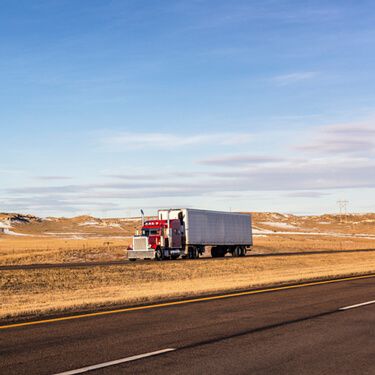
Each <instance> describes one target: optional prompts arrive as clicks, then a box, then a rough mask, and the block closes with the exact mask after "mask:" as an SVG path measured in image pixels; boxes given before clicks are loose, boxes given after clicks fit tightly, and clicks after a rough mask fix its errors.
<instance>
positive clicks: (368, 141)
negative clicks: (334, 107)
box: [298, 122, 375, 157]
mask: <svg viewBox="0 0 375 375" xmlns="http://www.w3.org/2000/svg"><path fill="white" fill-rule="evenodd" d="M298 149H299V150H303V151H308V152H311V153H315V154H321V155H323V154H331V155H332V154H349V155H350V154H358V155H362V156H367V157H373V156H375V122H369V123H357V124H339V125H329V126H323V127H319V128H317V129H315V130H314V131H313V134H312V137H311V140H310V141H308V142H306V143H305V144H302V145H301V146H298Z"/></svg>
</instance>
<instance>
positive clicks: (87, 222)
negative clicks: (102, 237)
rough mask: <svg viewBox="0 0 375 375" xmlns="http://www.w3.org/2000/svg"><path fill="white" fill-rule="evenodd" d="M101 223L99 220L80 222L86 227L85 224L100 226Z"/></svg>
mask: <svg viewBox="0 0 375 375" xmlns="http://www.w3.org/2000/svg"><path fill="white" fill-rule="evenodd" d="M99 224H100V223H98V222H97V221H85V222H84V223H80V224H78V225H79V226H81V227H84V226H95V227H96V226H98V225H99Z"/></svg>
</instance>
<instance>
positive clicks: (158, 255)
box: [155, 247, 164, 261]
mask: <svg viewBox="0 0 375 375" xmlns="http://www.w3.org/2000/svg"><path fill="white" fill-rule="evenodd" d="M155 259H156V260H159V261H160V260H163V259H164V257H163V252H162V251H161V249H160V247H158V248H157V249H156V251H155Z"/></svg>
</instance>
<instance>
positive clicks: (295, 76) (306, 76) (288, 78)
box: [271, 71, 318, 86]
mask: <svg viewBox="0 0 375 375" xmlns="http://www.w3.org/2000/svg"><path fill="white" fill-rule="evenodd" d="M317 75H318V72H313V71H311V72H294V73H289V74H282V75H278V76H275V77H272V78H271V81H272V82H274V83H276V84H277V85H279V86H287V85H291V84H295V83H299V82H302V81H308V80H310V79H312V78H315V77H316V76H317Z"/></svg>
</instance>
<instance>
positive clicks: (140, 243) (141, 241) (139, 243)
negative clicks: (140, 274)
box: [133, 237, 148, 250]
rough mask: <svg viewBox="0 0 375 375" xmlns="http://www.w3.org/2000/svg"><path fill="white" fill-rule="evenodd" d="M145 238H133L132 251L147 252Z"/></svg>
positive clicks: (146, 240)
mask: <svg viewBox="0 0 375 375" xmlns="http://www.w3.org/2000/svg"><path fill="white" fill-rule="evenodd" d="M147 245H148V238H147V237H133V250H147V249H148V246H147Z"/></svg>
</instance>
